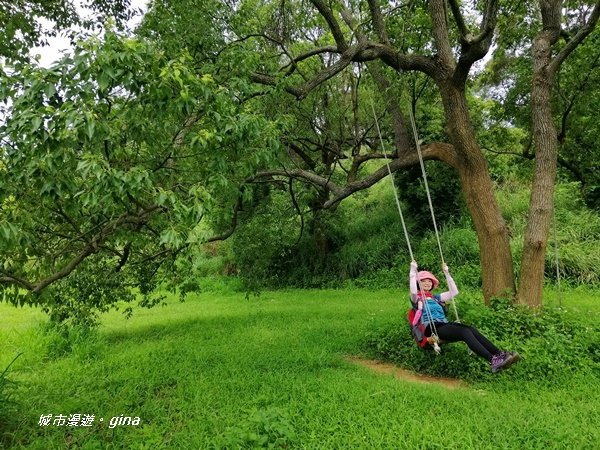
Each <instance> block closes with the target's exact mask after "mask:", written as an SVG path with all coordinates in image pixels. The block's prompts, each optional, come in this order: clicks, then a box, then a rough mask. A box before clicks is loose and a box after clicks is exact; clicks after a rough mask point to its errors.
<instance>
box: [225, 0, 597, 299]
mask: <svg viewBox="0 0 600 450" xmlns="http://www.w3.org/2000/svg"><path fill="white" fill-rule="evenodd" d="M310 4H311V8H306V3H304V2H262V3H261V4H260V5H259V4H258V3H256V2H253V1H242V2H237V3H236V12H237V16H236V17H237V21H235V22H234V21H232V24H233V25H234V26H233V32H235V33H236V35H237V37H238V38H239V45H240V46H244V48H245V51H247V52H249V53H252V54H256V53H259V54H260V55H261V56H262V58H261V59H259V60H258V61H257V64H256V66H255V68H256V70H255V72H254V75H253V79H254V81H255V82H257V83H260V84H263V85H271V86H277V87H280V88H281V89H283V90H285V91H286V92H288V93H289V94H291V95H293V96H295V97H296V98H297V99H298V100H300V101H306V100H308V99H309V98H310V97H311V96H313V95H315V92H319V91H318V88H319V87H320V86H321V85H323V84H326V83H328V82H331V81H330V80H332V79H334V77H339V76H343V74H345V73H348V71H354V72H356V71H358V70H360V66H361V65H365V64H366V66H367V67H368V70H369V72H370V74H371V76H372V78H373V80H374V83H375V84H376V85H377V86H378V87H379V88H380V90H382V92H387V91H385V89H386V88H387V87H388V86H389V85H390V82H389V80H390V75H389V73H390V71H391V72H392V73H395V74H396V76H401V75H402V76H403V74H405V73H407V72H418V73H420V74H422V75H424V76H425V77H426V78H427V79H428V80H430V81H431V82H432V83H433V84H434V85H435V86H436V87H437V90H438V92H439V96H440V98H441V102H442V105H443V109H444V115H445V129H446V133H447V137H448V140H449V143H446V142H427V143H426V145H424V147H423V154H424V157H425V158H427V159H439V160H442V161H444V162H446V163H448V164H449V165H451V166H452V167H453V168H454V169H455V170H456V173H457V176H458V178H459V179H460V182H461V186H462V192H463V196H464V198H465V201H466V205H467V208H468V210H469V213H470V215H471V217H472V220H473V224H474V227H475V230H476V232H477V236H478V240H479V245H480V252H481V267H482V278H483V292H484V296H485V298H486V299H488V300H489V299H490V298H491V297H493V296H498V295H506V294H507V293H509V294H510V293H513V292H515V280H514V273H513V260H512V256H511V251H510V247H509V236H508V232H507V229H506V226H505V223H504V220H503V218H502V215H501V212H500V210H499V208H498V205H497V203H496V199H495V197H494V186H493V183H492V180H491V178H490V174H489V170H488V166H487V162H486V158H485V156H484V154H483V152H482V150H481V147H480V145H479V143H478V140H477V136H476V133H475V130H474V127H473V124H472V118H471V111H470V108H469V102H468V92H469V76H470V74H471V72H472V69H473V65H474V64H475V63H476V62H478V61H480V60H482V59H483V58H484V57H486V55H487V54H488V52H489V51H490V48H491V46H492V43H493V39H494V33H496V32H497V23H498V19H499V17H500V16H501V15H506V16H507V17H511V15H513V16H514V17H515V18H516V17H518V15H517V13H521V12H522V11H523V10H525V13H524V14H523V15H522V16H521V17H522V20H523V21H525V20H526V21H527V22H528V23H529V24H530V25H529V28H528V29H529V30H531V33H530V34H529V36H530V40H529V49H530V52H531V54H530V55H531V56H530V61H531V64H532V79H531V85H530V86H531V87H530V98H531V103H532V115H531V130H532V134H533V148H534V153H535V158H536V168H535V174H534V180H533V184H532V198H531V205H530V214H529V219H528V224H527V230H526V234H525V244H524V254H523V261H522V264H521V279H524V278H527V281H526V283H523V284H522V288H521V289H520V290H519V291H518V296H517V298H518V301H520V302H522V303H526V304H529V305H533V306H536V305H540V304H541V294H542V290H541V288H542V282H543V268H544V253H545V247H546V241H547V236H548V225H549V220H550V218H551V212H552V192H553V185H554V180H555V173H556V159H557V152H556V149H557V131H556V127H555V125H554V122H553V116H552V110H551V100H552V87H553V83H554V80H555V75H556V73H557V72H558V70H559V69H560V67H561V65H562V63H563V62H564V61H565V59H566V58H567V57H568V56H569V55H570V54H571V53H572V52H573V50H574V49H575V48H577V46H578V45H579V44H580V43H581V42H583V40H584V39H585V38H586V37H587V36H588V35H589V34H590V33H591V32H592V31H593V30H594V28H595V25H596V23H597V20H598V13H599V10H600V3H599V2H596V3H595V4H592V5H589V6H584V7H582V8H581V9H580V10H581V14H579V16H577V17H574V16H573V15H570V14H567V15H565V13H568V12H569V11H570V10H569V5H562V4H561V2H558V1H555V0H554V1H540V2H539V3H537V2H525V3H524V4H523V5H519V6H518V7H517V8H513V6H514V5H511V4H508V3H507V4H504V3H503V2H500V1H498V0H488V1H486V2H481V3H476V4H475V5H471V8H466V5H465V4H463V3H460V2H457V1H454V0H450V1H445V0H431V1H428V2H419V1H409V2H406V3H402V2H379V1H376V0H368V1H366V2H364V1H363V2H361V1H357V2H344V1H331V2H325V1H323V0H311V1H310ZM563 8H564V9H563ZM540 16H541V20H540ZM267 17H268V18H269V19H268V20H267ZM565 17H568V20H563V19H564V18H565ZM499 32H500V33H501V31H499ZM561 34H562V35H563V36H565V38H564V39H563V40H561V39H560V36H561ZM381 65H383V67H382V66H381ZM387 110H388V113H389V114H390V116H391V117H392V119H391V121H392V124H393V125H392V126H391V128H392V130H393V133H394V138H393V144H394V147H395V154H394V155H393V158H394V161H393V162H392V163H391V168H392V170H397V169H399V168H402V167H405V166H408V165H410V164H414V163H415V161H416V156H415V155H416V152H415V145H414V143H413V142H411V140H410V139H409V138H408V136H409V135H410V133H409V132H408V131H407V130H409V129H410V128H409V126H407V122H408V121H407V120H406V119H405V117H404V115H403V113H402V111H401V110H400V109H399V108H398V103H397V102H388V105H387ZM363 130H364V128H363ZM363 130H360V129H359V130H357V133H360V132H362V131H363ZM355 135H356V133H355ZM366 147H368V146H366ZM290 149H291V151H295V149H294V147H291V146H290ZM297 153H298V152H297ZM299 156H300V157H301V156H302V155H301V154H299ZM339 156H340V153H339V152H338V156H337V157H336V155H335V154H333V158H334V159H339ZM382 156H383V155H381V153H380V154H376V153H375V152H374V151H369V152H368V153H367V154H364V153H363V152H362V149H358V150H357V151H354V152H351V153H350V154H349V153H348V152H345V153H343V157H344V158H346V159H348V158H349V159H351V160H352V164H351V167H356V168H357V167H359V166H360V165H361V164H362V163H364V162H365V161H367V160H370V159H374V158H381V157H382ZM354 173H357V172H354ZM386 174H387V171H386V169H385V167H381V169H379V170H376V171H374V172H371V173H370V174H368V175H367V176H366V177H364V178H361V179H357V178H356V177H348V178H347V180H346V182H345V183H344V184H342V185H340V184H337V183H334V182H333V181H332V180H331V178H330V177H327V176H322V175H319V174H316V173H315V172H314V171H313V170H311V169H310V167H306V166H305V167H301V168H298V167H296V168H294V169H292V170H285V169H279V170H271V171H268V172H265V173H263V175H265V176H280V177H286V176H292V177H296V178H304V179H305V180H306V181H307V182H310V183H313V184H317V185H319V186H321V188H322V189H324V190H325V192H326V194H327V198H326V200H325V201H324V202H323V207H328V206H333V205H335V204H336V203H337V202H339V201H340V200H341V199H343V198H345V197H346V196H348V195H351V194H352V193H353V192H356V191H357V190H360V189H363V188H365V187H368V186H370V185H372V184H373V183H374V182H376V181H377V180H379V179H381V178H382V177H383V176H385V175H386Z"/></svg>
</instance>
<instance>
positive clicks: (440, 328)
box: [436, 322, 498, 361]
mask: <svg viewBox="0 0 600 450" xmlns="http://www.w3.org/2000/svg"><path fill="white" fill-rule="evenodd" d="M436 329H437V335H438V337H439V338H440V339H442V340H444V341H446V342H458V341H463V342H464V343H466V344H467V346H468V347H469V348H470V349H471V350H473V351H474V352H475V353H476V354H477V355H479V356H481V357H482V358H485V359H487V360H488V361H491V360H492V356H493V355H495V354H496V353H492V352H491V351H490V350H488V348H486V346H484V345H483V343H482V342H480V340H479V338H478V337H477V336H476V335H475V333H474V332H473V330H474V329H472V328H471V327H468V326H464V325H462V324H457V323H452V322H451V323H444V324H441V323H439V324H436ZM475 332H477V334H478V335H479V336H481V337H483V336H482V335H481V333H479V332H478V331H477V330H475ZM484 340H485V341H487V339H485V338H484ZM487 343H488V344H491V343H490V342H489V341H487ZM492 347H493V345H492ZM494 348H495V347H494ZM496 351H498V349H496Z"/></svg>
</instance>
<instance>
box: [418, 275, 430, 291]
mask: <svg viewBox="0 0 600 450" xmlns="http://www.w3.org/2000/svg"><path fill="white" fill-rule="evenodd" d="M419 284H420V285H421V289H423V290H424V291H430V290H431V288H432V287H433V281H431V280H430V279H429V278H425V279H424V280H421V281H420V282H419Z"/></svg>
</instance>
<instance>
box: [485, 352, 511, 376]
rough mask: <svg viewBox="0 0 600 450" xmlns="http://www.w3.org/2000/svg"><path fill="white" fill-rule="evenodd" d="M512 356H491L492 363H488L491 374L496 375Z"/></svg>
mask: <svg viewBox="0 0 600 450" xmlns="http://www.w3.org/2000/svg"><path fill="white" fill-rule="evenodd" d="M511 358H512V356H511V355H510V354H508V353H498V354H497V355H494V356H492V361H491V362H490V365H491V368H492V373H496V372H499V371H501V370H502V369H504V368H505V367H506V366H507V364H509V361H510V360H511Z"/></svg>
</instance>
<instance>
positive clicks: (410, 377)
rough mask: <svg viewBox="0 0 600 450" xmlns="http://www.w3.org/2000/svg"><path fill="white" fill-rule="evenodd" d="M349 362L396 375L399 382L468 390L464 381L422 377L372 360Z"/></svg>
mask: <svg viewBox="0 0 600 450" xmlns="http://www.w3.org/2000/svg"><path fill="white" fill-rule="evenodd" d="M347 360H348V361H350V362H351V363H354V364H358V365H359V366H363V367H366V368H368V369H371V370H372V371H374V372H377V373H381V374H386V375H390V374H391V375H394V376H395V377H396V378H398V379H399V380H403V381H410V382H414V383H425V384H437V385H440V386H443V387H446V388H448V389H458V388H466V387H467V384H466V383H465V382H463V381H460V380H456V379H454V378H438V377H431V376H428V375H421V374H418V373H415V372H411V371H410V370H405V369H401V368H400V367H396V366H394V365H393V364H389V363H385V362H382V361H375V360H372V359H363V358H347Z"/></svg>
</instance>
